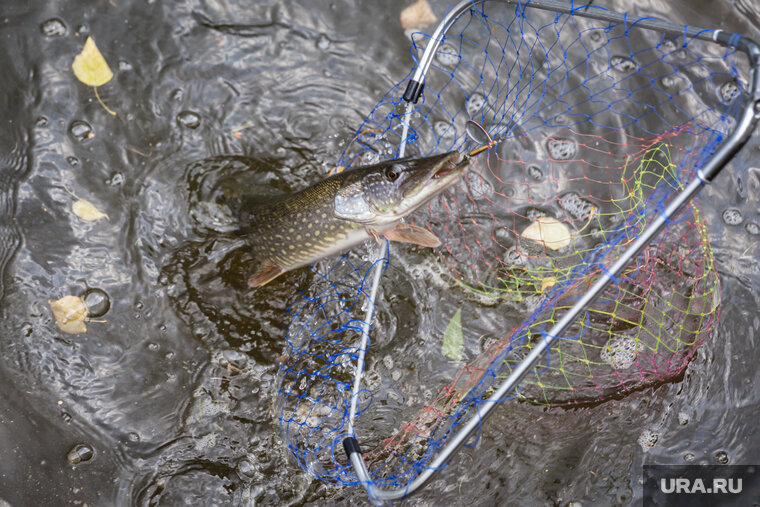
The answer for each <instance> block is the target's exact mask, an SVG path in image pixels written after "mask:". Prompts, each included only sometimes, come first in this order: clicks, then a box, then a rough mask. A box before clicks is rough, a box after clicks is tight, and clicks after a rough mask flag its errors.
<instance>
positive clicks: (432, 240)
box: [384, 223, 441, 248]
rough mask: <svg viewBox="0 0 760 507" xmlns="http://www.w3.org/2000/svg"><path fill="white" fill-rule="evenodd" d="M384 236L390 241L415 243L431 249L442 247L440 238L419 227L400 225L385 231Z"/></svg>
mask: <svg viewBox="0 0 760 507" xmlns="http://www.w3.org/2000/svg"><path fill="white" fill-rule="evenodd" d="M384 236H385V237H386V238H388V240H390V241H400V242H402V243H414V244H415V245H420V246H429V247H431V248H435V247H437V246H441V240H440V239H438V236H436V235H435V234H433V233H432V232H430V231H429V230H427V229H423V228H422V227H420V226H418V225H412V224H405V223H399V224H398V225H396V226H395V227H394V228H392V229H389V230H387V231H385V234H384Z"/></svg>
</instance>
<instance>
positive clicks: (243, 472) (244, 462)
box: [235, 458, 256, 481]
mask: <svg viewBox="0 0 760 507" xmlns="http://www.w3.org/2000/svg"><path fill="white" fill-rule="evenodd" d="M235 472H237V475H238V477H240V479H241V480H243V481H249V480H251V479H253V477H254V476H255V475H256V467H255V466H253V463H251V461H250V460H249V459H248V458H240V461H238V462H237V466H236V467H235Z"/></svg>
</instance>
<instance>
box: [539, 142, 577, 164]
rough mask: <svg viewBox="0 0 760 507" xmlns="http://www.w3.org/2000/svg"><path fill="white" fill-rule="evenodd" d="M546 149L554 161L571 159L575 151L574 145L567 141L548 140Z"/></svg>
mask: <svg viewBox="0 0 760 507" xmlns="http://www.w3.org/2000/svg"><path fill="white" fill-rule="evenodd" d="M546 147H547V149H548V150H549V156H550V157H551V158H553V159H554V160H568V159H571V158H573V157H574V156H575V153H576V151H577V148H576V146H575V143H574V142H572V141H568V140H567V139H549V142H547V143H546Z"/></svg>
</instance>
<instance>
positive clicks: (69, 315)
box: [48, 296, 87, 334]
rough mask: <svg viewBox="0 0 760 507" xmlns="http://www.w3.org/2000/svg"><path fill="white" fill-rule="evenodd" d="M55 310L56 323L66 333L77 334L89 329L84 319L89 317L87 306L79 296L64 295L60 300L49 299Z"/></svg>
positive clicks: (51, 306)
mask: <svg viewBox="0 0 760 507" xmlns="http://www.w3.org/2000/svg"><path fill="white" fill-rule="evenodd" d="M48 303H49V304H50V308H51V309H52V310H53V317H55V323H56V324H58V327H59V328H60V329H61V331H63V332H64V333H69V334H77V333H84V332H86V331H87V327H86V326H85V325H84V319H86V318H87V306H85V304H84V300H83V299H82V298H80V297H77V296H64V297H62V298H61V299H59V300H58V301H48Z"/></svg>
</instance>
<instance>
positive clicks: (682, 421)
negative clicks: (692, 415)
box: [678, 412, 689, 426]
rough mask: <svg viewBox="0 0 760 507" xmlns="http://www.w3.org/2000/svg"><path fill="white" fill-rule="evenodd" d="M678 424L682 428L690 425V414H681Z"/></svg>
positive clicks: (679, 414)
mask: <svg viewBox="0 0 760 507" xmlns="http://www.w3.org/2000/svg"><path fill="white" fill-rule="evenodd" d="M678 424H680V425H681V426H686V425H687V424H689V414H687V413H686V412H679V413H678Z"/></svg>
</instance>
